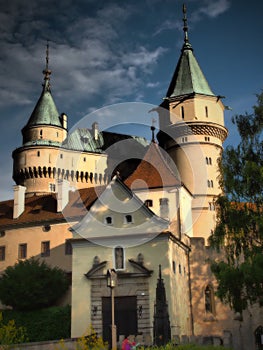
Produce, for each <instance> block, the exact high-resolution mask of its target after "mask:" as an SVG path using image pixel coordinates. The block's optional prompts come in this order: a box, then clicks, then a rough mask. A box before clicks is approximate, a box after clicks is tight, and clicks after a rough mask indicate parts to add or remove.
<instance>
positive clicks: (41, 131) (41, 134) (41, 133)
mask: <svg viewBox="0 0 263 350" xmlns="http://www.w3.org/2000/svg"><path fill="white" fill-rule="evenodd" d="M42 137H43V130H40V138H41V139H42Z"/></svg>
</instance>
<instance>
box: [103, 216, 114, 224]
mask: <svg viewBox="0 0 263 350" xmlns="http://www.w3.org/2000/svg"><path fill="white" fill-rule="evenodd" d="M104 221H105V224H107V225H112V222H113V220H112V217H111V216H106V217H105V220H104Z"/></svg>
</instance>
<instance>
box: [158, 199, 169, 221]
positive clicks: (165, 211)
mask: <svg viewBox="0 0 263 350" xmlns="http://www.w3.org/2000/svg"><path fill="white" fill-rule="evenodd" d="M160 216H161V217H162V218H168V217H169V200H168V198H160Z"/></svg>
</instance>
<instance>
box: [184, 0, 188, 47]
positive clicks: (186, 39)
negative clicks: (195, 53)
mask: <svg viewBox="0 0 263 350" xmlns="http://www.w3.org/2000/svg"><path fill="white" fill-rule="evenodd" d="M183 15H184V17H183V22H184V27H183V30H184V42H185V44H187V43H188V42H189V41H188V25H187V17H186V6H185V4H183Z"/></svg>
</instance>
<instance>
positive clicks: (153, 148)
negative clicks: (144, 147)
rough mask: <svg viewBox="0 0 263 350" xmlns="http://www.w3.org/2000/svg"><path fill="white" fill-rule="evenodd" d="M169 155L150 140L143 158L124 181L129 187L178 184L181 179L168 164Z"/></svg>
mask: <svg viewBox="0 0 263 350" xmlns="http://www.w3.org/2000/svg"><path fill="white" fill-rule="evenodd" d="M167 157H169V156H168V155H167V154H166V153H165V152H164V151H162V149H160V147H159V146H158V145H157V144H156V143H155V142H152V143H151V144H150V146H149V148H148V151H147V152H146V154H145V156H144V158H143V160H142V161H141V162H140V164H139V165H138V167H137V168H136V170H135V171H134V172H133V173H132V174H131V175H130V176H129V177H128V178H127V179H126V180H125V181H124V182H125V184H126V185H127V186H128V187H129V188H131V189H132V190H135V189H144V188H162V187H172V186H173V187H174V186H180V185H181V181H180V180H178V177H177V176H176V175H175V171H173V169H172V168H171V166H169V164H168V161H169V159H165V158H167Z"/></svg>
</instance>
